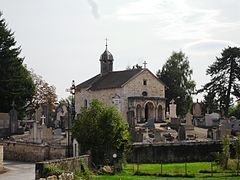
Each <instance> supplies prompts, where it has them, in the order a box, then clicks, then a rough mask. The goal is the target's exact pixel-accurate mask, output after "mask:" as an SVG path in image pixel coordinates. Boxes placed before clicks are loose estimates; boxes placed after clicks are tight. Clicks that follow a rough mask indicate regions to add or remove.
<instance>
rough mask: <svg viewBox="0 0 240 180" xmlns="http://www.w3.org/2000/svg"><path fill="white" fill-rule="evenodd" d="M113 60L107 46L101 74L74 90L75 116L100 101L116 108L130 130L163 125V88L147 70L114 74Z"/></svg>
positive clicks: (101, 65)
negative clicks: (97, 100)
mask: <svg viewBox="0 0 240 180" xmlns="http://www.w3.org/2000/svg"><path fill="white" fill-rule="evenodd" d="M113 60H114V59H113V56H112V54H111V53H110V52H109V51H108V47H107V44H106V49H105V51H104V52H103V54H102V55H101V56H100V73H99V74H97V75H96V76H94V77H92V78H90V79H88V80H86V81H84V82H82V83H81V84H78V85H77V86H76V94H75V108H76V113H77V114H78V113H79V112H80V109H81V107H88V106H89V103H91V101H92V100H93V99H99V100H101V101H103V102H104V103H106V104H109V105H114V106H116V108H117V109H118V110H119V111H120V112H121V113H122V115H123V117H124V118H125V119H126V120H127V121H128V123H129V125H130V126H137V125H138V124H139V125H141V124H143V123H146V122H148V120H151V121H154V122H155V123H160V122H162V121H165V107H166V102H165V84H164V83H163V82H161V81H160V80H159V79H158V78H157V77H156V76H155V75H154V74H153V73H152V72H151V71H150V70H148V69H147V68H146V67H144V68H141V67H137V68H133V69H128V70H123V71H113Z"/></svg>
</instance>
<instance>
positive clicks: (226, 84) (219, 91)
mask: <svg viewBox="0 0 240 180" xmlns="http://www.w3.org/2000/svg"><path fill="white" fill-rule="evenodd" d="M207 75H210V76H211V81H210V82H209V83H207V84H206V85H205V86H204V87H203V88H202V89H201V90H200V92H201V91H206V92H207V93H211V94H214V95H215V99H216V100H217V102H218V104H219V106H220V110H221V111H222V112H223V113H224V114H223V115H225V116H228V111H229V106H230V103H231V97H232V96H235V97H238V98H239V97H240V84H239V82H240V48H238V47H228V48H226V49H223V51H222V53H221V57H217V58H216V61H215V62H214V63H213V64H212V65H211V66H209V67H208V69H207Z"/></svg>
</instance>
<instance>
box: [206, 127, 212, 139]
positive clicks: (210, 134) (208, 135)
mask: <svg viewBox="0 0 240 180" xmlns="http://www.w3.org/2000/svg"><path fill="white" fill-rule="evenodd" d="M207 138H210V139H213V130H212V129H208V131H207Z"/></svg>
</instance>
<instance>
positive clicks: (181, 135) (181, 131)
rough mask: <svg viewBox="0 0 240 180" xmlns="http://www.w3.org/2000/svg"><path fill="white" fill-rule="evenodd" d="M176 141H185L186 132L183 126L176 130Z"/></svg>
mask: <svg viewBox="0 0 240 180" xmlns="http://www.w3.org/2000/svg"><path fill="white" fill-rule="evenodd" d="M178 140H179V141H183V140H186V130H185V127H184V126H179V129H178Z"/></svg>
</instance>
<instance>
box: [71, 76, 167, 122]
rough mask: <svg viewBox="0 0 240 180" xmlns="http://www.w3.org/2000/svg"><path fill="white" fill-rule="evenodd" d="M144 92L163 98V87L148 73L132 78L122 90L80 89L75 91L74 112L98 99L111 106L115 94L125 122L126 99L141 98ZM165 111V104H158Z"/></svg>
mask: <svg viewBox="0 0 240 180" xmlns="http://www.w3.org/2000/svg"><path fill="white" fill-rule="evenodd" d="M143 80H146V82H147V85H143ZM143 91H146V92H147V93H148V95H147V96H149V97H162V98H164V97H165V87H164V85H163V84H162V83H160V82H159V81H158V80H157V79H156V78H155V77H154V76H153V75H152V74H151V73H150V72H149V71H144V72H142V73H141V74H140V75H138V76H137V77H135V78H133V79H132V80H130V82H128V83H127V84H126V85H125V86H124V87H123V88H113V89H102V90H98V91H88V90H87V89H81V92H80V91H76V96H75V98H76V101H75V108H76V112H77V113H79V112H80V108H81V107H84V101H85V100H87V102H88V105H89V102H91V101H92V100H93V99H100V100H101V101H103V102H104V103H106V104H109V105H111V104H113V103H112V98H113V97H114V96H115V95H116V94H117V95H119V96H120V98H121V112H122V115H123V117H124V118H125V119H126V120H127V112H128V97H131V96H142V92H143ZM159 104H161V105H162V107H163V109H164V110H165V102H163V101H162V102H160V103H159Z"/></svg>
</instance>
